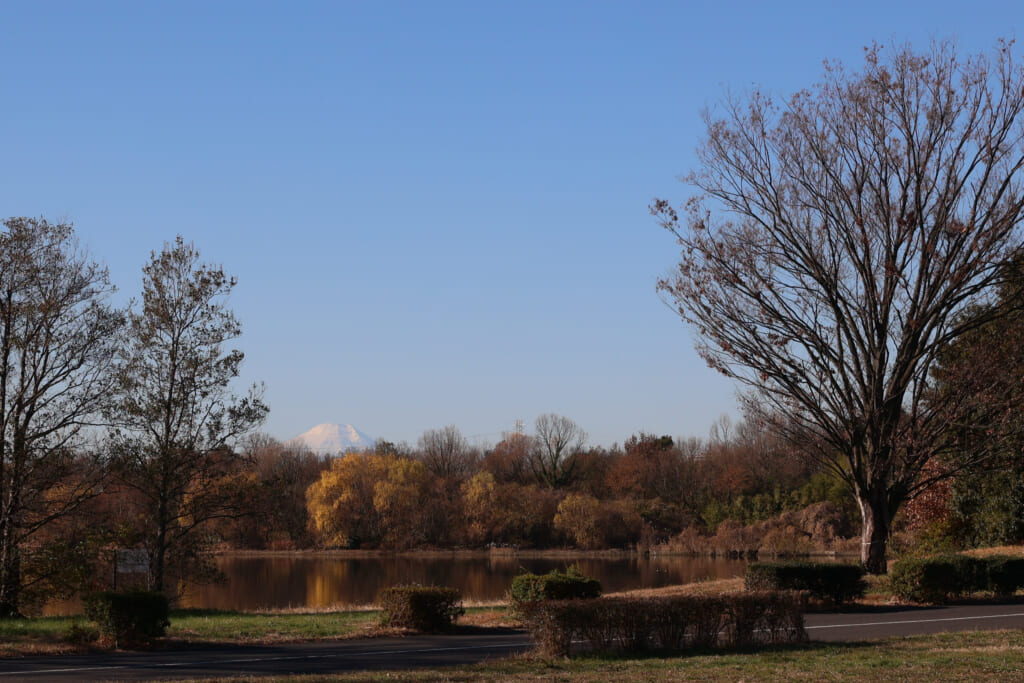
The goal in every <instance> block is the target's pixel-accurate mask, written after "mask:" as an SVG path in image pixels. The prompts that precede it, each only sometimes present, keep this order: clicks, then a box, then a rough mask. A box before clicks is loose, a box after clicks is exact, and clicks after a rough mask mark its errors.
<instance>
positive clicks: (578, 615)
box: [526, 591, 807, 656]
mask: <svg viewBox="0 0 1024 683" xmlns="http://www.w3.org/2000/svg"><path fill="white" fill-rule="evenodd" d="M806 600H807V595H806V593H800V592H796V591H770V592H757V593H731V594H725V595H722V596H669V597H654V598H622V597H604V598H593V599H585V600H551V601H543V602H538V603H536V604H535V605H534V606H533V609H531V611H530V614H529V616H528V618H527V620H526V622H527V628H528V629H529V631H530V635H531V637H532V638H533V640H534V642H535V643H536V644H537V648H538V649H539V650H540V651H541V652H542V653H543V654H545V655H550V656H567V655H569V654H570V653H571V651H572V648H573V645H578V644H586V646H587V649H588V651H589V652H593V653H596V654H602V653H607V652H614V651H626V652H637V651H644V650H659V651H668V652H678V651H682V650H688V649H697V650H703V649H708V648H712V647H716V646H725V647H749V646H751V645H760V644H776V643H794V642H804V641H806V640H807V632H806V630H804V617H803V613H804V608H805V606H806Z"/></svg>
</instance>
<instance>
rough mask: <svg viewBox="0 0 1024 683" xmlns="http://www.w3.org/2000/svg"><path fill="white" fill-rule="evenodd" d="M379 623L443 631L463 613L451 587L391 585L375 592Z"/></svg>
mask: <svg viewBox="0 0 1024 683" xmlns="http://www.w3.org/2000/svg"><path fill="white" fill-rule="evenodd" d="M377 604H378V605H380V609H381V619H380V623H381V625H382V626H393V627H397V628H408V629H413V630H415V631H427V632H437V631H447V630H448V629H450V628H451V627H452V625H453V624H454V622H455V620H456V619H458V618H459V617H460V616H462V615H463V614H465V613H466V611H465V610H464V609H463V608H462V597H461V595H460V594H459V591H458V590H456V589H454V588H447V587H439V586H392V587H390V588H385V589H383V590H382V591H381V592H380V593H378V594H377Z"/></svg>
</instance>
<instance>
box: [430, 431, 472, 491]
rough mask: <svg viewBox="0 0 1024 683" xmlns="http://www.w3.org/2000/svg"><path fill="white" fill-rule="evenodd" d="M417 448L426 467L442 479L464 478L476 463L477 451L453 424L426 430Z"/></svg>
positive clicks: (469, 473) (470, 472)
mask: <svg viewBox="0 0 1024 683" xmlns="http://www.w3.org/2000/svg"><path fill="white" fill-rule="evenodd" d="M417 450H418V451H419V453H418V455H419V457H420V459H421V460H422V461H423V464H424V465H426V467H427V469H428V470H430V471H431V472H432V473H433V474H434V476H437V477H440V478H442V479H450V480H453V481H455V480H462V479H465V478H467V477H468V476H469V475H471V474H472V473H473V470H474V469H475V467H476V465H477V460H478V453H477V452H476V451H475V450H474V449H473V448H472V447H471V446H470V445H469V442H468V441H467V440H466V437H464V436H463V435H462V432H461V431H460V430H459V428H458V427H456V426H455V425H448V426H447V427H442V428H441V429H428V430H426V431H425V432H423V435H422V436H420V438H419V444H418V449H417Z"/></svg>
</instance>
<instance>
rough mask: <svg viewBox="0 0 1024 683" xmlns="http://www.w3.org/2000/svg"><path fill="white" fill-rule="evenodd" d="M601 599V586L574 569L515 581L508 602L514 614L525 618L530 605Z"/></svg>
mask: <svg viewBox="0 0 1024 683" xmlns="http://www.w3.org/2000/svg"><path fill="white" fill-rule="evenodd" d="M600 595H601V582H600V581H598V580H597V579H594V578H591V577H589V576H583V575H582V574H580V573H579V571H578V570H576V569H575V568H573V567H570V568H569V569H567V570H565V572H559V571H558V570H557V569H555V570H552V571H550V572H548V573H547V574H520V575H519V576H516V577H515V578H514V579H512V585H511V587H510V588H509V592H508V600H509V603H510V604H511V605H512V610H513V611H514V612H515V613H517V614H520V615H523V616H525V614H524V611H527V610H528V609H529V605H532V604H534V603H537V602H540V601H542V600H586V599H590V598H596V597H598V596H600Z"/></svg>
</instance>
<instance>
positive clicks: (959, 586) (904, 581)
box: [889, 554, 1024, 603]
mask: <svg viewBox="0 0 1024 683" xmlns="http://www.w3.org/2000/svg"><path fill="white" fill-rule="evenodd" d="M889 581H890V583H891V585H892V590H893V593H895V594H896V596H897V597H899V598H901V599H903V600H911V601H913V602H932V603H944V602H946V601H947V600H951V599H955V598H959V597H961V596H964V595H967V594H970V593H980V592H991V593H994V594H995V595H999V596H1008V595H1013V594H1014V593H1016V592H1017V591H1018V590H1020V589H1021V588H1024V558H1020V557H1007V556H1003V555H993V556H990V557H971V556H969V555H956V554H948V555H936V556H933V557H908V558H905V559H903V560H900V561H899V562H897V563H896V564H895V565H894V566H893V570H892V573H891V574H890V576H889Z"/></svg>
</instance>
